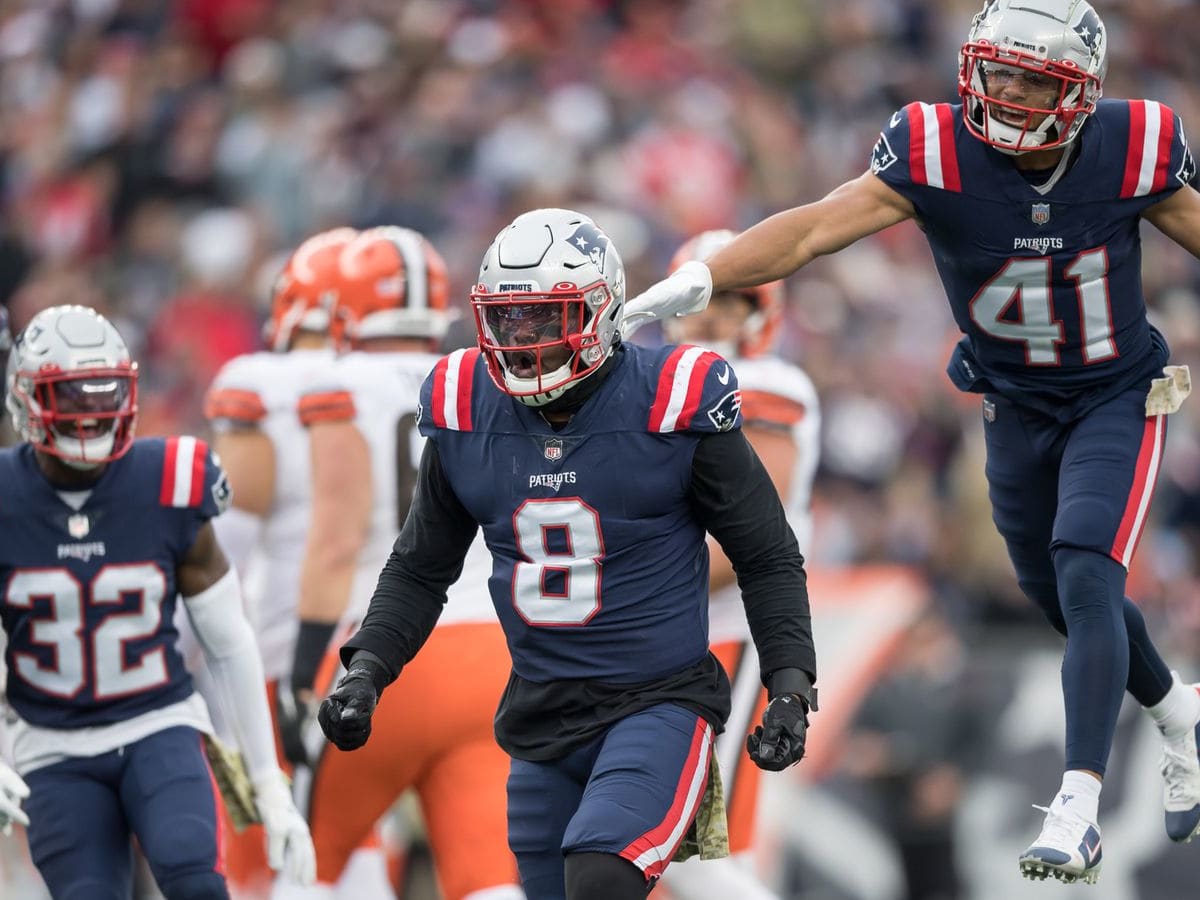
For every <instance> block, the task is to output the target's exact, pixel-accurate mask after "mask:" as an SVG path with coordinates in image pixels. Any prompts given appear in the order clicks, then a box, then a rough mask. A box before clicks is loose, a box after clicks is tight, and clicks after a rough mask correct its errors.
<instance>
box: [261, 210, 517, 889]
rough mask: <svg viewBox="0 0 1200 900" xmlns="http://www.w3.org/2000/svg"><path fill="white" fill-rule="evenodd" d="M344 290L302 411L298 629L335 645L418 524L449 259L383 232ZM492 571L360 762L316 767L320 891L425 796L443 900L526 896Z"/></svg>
mask: <svg viewBox="0 0 1200 900" xmlns="http://www.w3.org/2000/svg"><path fill="white" fill-rule="evenodd" d="M333 294H334V295H335V296H336V298H337V299H336V302H335V304H334V307H333V309H334V332H335V335H336V336H337V339H338V343H339V347H340V348H341V349H343V350H345V351H347V352H345V353H344V354H343V355H342V356H341V357H339V359H338V362H337V365H336V366H335V367H334V369H333V370H332V372H331V373H330V374H331V377H330V378H328V379H326V380H325V381H323V382H322V383H321V384H320V385H318V386H314V388H313V389H312V390H311V391H309V392H308V393H307V394H306V395H305V396H304V397H302V398H301V399H300V404H299V411H300V418H301V419H302V420H303V421H304V422H305V423H306V424H307V425H308V429H309V440H310V444H311V448H312V466H313V471H312V484H313V488H312V493H313V514H312V526H311V529H310V531H309V538H308V544H307V548H306V551H305V559H304V570H303V576H302V579H301V587H300V617H301V626H300V627H301V633H302V635H305V634H312V635H318V636H321V637H322V639H323V641H324V644H323V645H322V646H323V647H325V646H336V644H338V643H340V641H336V642H335V641H332V640H331V638H332V637H333V635H334V633H335V631H341V630H348V629H349V628H350V627H353V626H356V625H357V624H358V622H359V620H360V619H361V617H362V615H363V614H364V613H365V611H366V606H367V602H368V601H369V600H370V598H371V594H372V592H373V590H374V587H375V583H376V581H377V579H378V575H379V571H380V569H381V568H382V567H383V564H384V563H385V562H386V560H387V558H388V555H389V554H390V552H391V549H392V544H393V542H394V540H395V537H396V534H397V532H398V531H399V528H400V526H401V524H402V523H403V521H404V518H405V516H406V515H407V513H408V507H409V504H410V502H411V498H412V488H413V485H414V484H415V478H416V467H417V462H418V460H419V459H420V455H421V447H422V441H423V439H422V438H421V437H420V436H419V435H418V433H417V429H416V422H417V418H418V404H419V394H420V388H421V383H422V382H423V380H424V379H425V377H426V375H427V374H428V373H429V371H430V369H432V368H433V366H434V364H435V363H436V362H437V361H438V359H439V356H438V355H435V354H434V353H433V352H432V351H433V350H434V349H435V347H436V342H437V339H438V338H439V337H440V336H441V335H442V334H443V333H444V331H445V325H446V307H447V301H448V285H447V277H446V267H445V263H444V262H443V261H442V259H441V257H440V256H439V255H438V253H437V251H436V250H435V249H434V248H433V247H432V245H431V244H430V243H429V242H428V241H427V240H426V239H425V238H424V237H423V236H421V235H420V234H418V233H417V232H415V231H411V230H409V229H404V228H394V227H388V228H376V229H372V230H370V231H366V232H363V233H362V234H361V235H360V236H359V237H358V238H357V239H356V240H355V241H353V242H352V243H350V244H349V245H348V246H347V247H346V248H345V249H344V250H343V251H342V254H341V271H340V279H339V282H338V284H337V286H336V290H335V291H333ZM481 477H487V476H486V474H485V473H481ZM490 575H491V560H490V556H489V554H488V553H487V551H486V549H485V548H484V547H483V546H482V543H478V544H477V546H476V547H475V548H474V549H473V551H472V553H471V554H470V556H469V557H468V559H467V562H466V565H465V568H464V573H463V575H462V577H461V578H460V579H459V582H458V584H457V585H455V587H454V588H452V589H451V591H450V596H449V602H448V603H447V604H446V609H445V611H444V612H443V613H442V616H441V618H440V620H439V622H438V627H437V629H436V630H435V632H434V634H433V637H431V638H430V641H429V644H428V645H427V646H426V648H425V649H424V651H423V652H422V654H421V656H420V657H419V658H418V659H416V660H415V661H414V662H413V663H412V664H411V665H409V666H408V667H407V668H406V670H405V680H404V682H403V683H402V684H401V686H400V687H398V688H396V689H394V690H393V691H389V692H388V695H387V698H386V699H385V700H384V701H383V703H382V704H381V705H380V708H379V711H378V712H377V713H376V716H375V719H374V727H375V730H376V732H377V733H378V732H382V733H383V734H382V735H381V736H380V737H379V738H377V739H376V740H375V741H374V742H373V743H372V744H371V745H370V746H368V747H367V748H365V750H364V751H362V752H359V753H355V754H354V755H353V756H350V755H348V754H342V753H326V754H324V755H323V756H322V757H321V760H320V762H319V764H318V765H317V766H316V767H315V769H314V774H313V780H312V783H311V786H310V792H309V807H308V808H309V819H310V822H311V824H312V828H313V831H314V844H315V845H316V846H317V859H318V863H317V866H318V881H319V883H320V884H329V883H332V882H333V881H334V880H335V879H337V877H338V875H339V873H340V872H341V871H342V868H343V867H344V865H345V863H346V860H347V858H348V856H349V853H350V851H351V850H353V848H354V847H355V846H356V844H357V843H358V842H359V841H360V840H361V839H362V838H363V836H364V835H365V834H367V833H369V831H370V829H371V828H372V827H373V826H374V824H375V822H376V821H377V820H378V819H379V818H380V817H381V816H383V815H384V814H385V813H386V811H387V810H388V808H389V807H391V806H392V804H393V803H394V802H395V801H396V800H397V798H398V797H400V795H401V794H402V793H404V791H406V790H407V789H409V788H413V789H414V790H415V791H416V792H417V795H418V796H419V799H420V805H421V810H422V813H423V816H424V820H425V825H426V828H427V830H428V836H429V843H430V846H431V848H432V851H433V856H434V862H435V865H436V867H437V873H438V880H439V882H440V886H441V889H442V894H443V896H444V897H446V898H447V900H463V898H483V897H484V896H486V897H487V898H488V900H508V898H521V897H523V896H524V895H523V894H522V893H521V891H520V888H518V887H517V886H516V885H517V874H516V863H515V860H514V859H513V857H512V855H511V853H510V852H509V850H508V847H507V843H506V839H505V781H506V779H507V775H508V759H507V757H506V756H505V754H504V752H503V751H502V750H501V749H500V748H499V746H497V744H496V742H495V739H494V737H493V734H492V716H493V711H494V709H495V707H496V703H497V701H498V700H499V697H500V694H501V692H502V690H503V688H504V685H505V683H506V681H507V678H508V674H509V658H508V651H507V647H506V645H505V642H504V637H503V634H502V632H501V629H500V626H499V623H498V622H497V620H496V614H495V611H494V609H493V608H492V605H491V600H490V597H489V595H488V590H487V580H488V577H489V576H490ZM339 625H340V628H339ZM315 646H316V644H315V642H310V641H309V640H307V639H306V638H304V637H302V638H301V640H300V642H299V643H298V644H297V647H296V651H297V660H296V665H295V667H294V671H297V672H299V671H308V670H314V669H315V668H316V663H315V661H314V660H313V658H312V654H313V652H314V647H315ZM304 654H309V658H308V659H303V658H302V656H303V655H304ZM325 659H326V664H325V666H324V668H323V669H322V670H321V673H320V676H319V677H318V678H317V679H316V685H317V688H318V692H320V689H321V688H323V687H325V686H327V685H328V684H330V683H332V677H331V676H332V675H333V674H334V673H335V671H336V669H337V662H336V655H335V654H334V653H329V654H327V655H326V656H325ZM468 673H469V674H468ZM317 737H318V738H319V734H318V735H317ZM320 744H323V742H320V741H319V742H318V746H319V745H320ZM372 748H374V749H372ZM349 798H353V800H352V802H347V800H348V799H349ZM319 890H320V888H316V889H313V890H312V892H311V893H305V892H304V891H296V890H292V889H289V891H288V893H287V895H286V896H287V897H289V898H290V897H300V896H313V897H316V896H320V894H319ZM277 896H279V895H277Z"/></svg>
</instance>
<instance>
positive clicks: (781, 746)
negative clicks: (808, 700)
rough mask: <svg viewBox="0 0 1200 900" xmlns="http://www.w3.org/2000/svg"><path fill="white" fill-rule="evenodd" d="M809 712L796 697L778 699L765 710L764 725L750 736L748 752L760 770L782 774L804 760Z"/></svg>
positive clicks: (785, 695)
mask: <svg viewBox="0 0 1200 900" xmlns="http://www.w3.org/2000/svg"><path fill="white" fill-rule="evenodd" d="M807 733H808V709H807V708H806V705H805V702H804V701H803V700H802V699H801V698H800V697H799V696H798V695H796V694H784V695H783V696H780V697H776V698H775V699H774V700H772V701H771V702H770V703H769V704H767V708H766V709H765V710H764V711H763V717H762V724H761V725H757V726H755V728H754V732H753V733H752V734H749V735H747V736H746V752H747V753H749V754H750V759H752V760H753V761H754V764H755V765H756V766H758V767H759V768H760V769H766V770H767V771H769V772H781V771H783V770H784V769H786V768H787V767H788V766H790V765H794V764H795V763H798V762H800V760H801V759H803V758H804V738H805V735H806V734H807Z"/></svg>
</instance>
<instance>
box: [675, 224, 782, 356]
mask: <svg viewBox="0 0 1200 900" xmlns="http://www.w3.org/2000/svg"><path fill="white" fill-rule="evenodd" d="M735 237H737V235H736V234H734V232H732V231H730V230H729V229H728V228H721V229H717V230H715V231H702V232H700V233H699V234H697V235H693V236H692V237H691V238H689V239H688V240H686V241H684V243H683V246H681V247H680V248H679V249H678V250H676V251H675V256H674V257H672V258H671V265H670V266H669V267H668V268H667V274H668V275H669V274H671V273H672V272H674V271H675V270H676V269H678V268H679V267H680V266H682V265H683V264H684V263H685V262H689V261H690V260H693V259H698V260H705V259H708V258H709V257H710V256H712V255H713V254H714V253H716V252H717V251H718V250H720V249H721V248H722V247H724V246H725V245H726V244H728V243H729V242H730V241H732V240H733V239H734V238H735ZM737 293H739V294H744V295H745V296H746V297H748V298H749V299H750V300H751V302H753V304H754V312H753V313H751V314H750V317H749V318H747V319H746V322H745V324H743V325H742V330H741V333H740V334H739V335H738V341H737V354H738V356H740V357H742V358H743V359H748V358H750V357H754V356H762V355H763V354H764V353H768V352H770V350H771V345H772V344H774V343H775V337H776V335H777V334H778V333H779V326H780V323H781V322H782V321H783V282H782V281H772V282H769V283H767V284H760V285H757V286H756V287H749V288H743V289H741V290H739V291H737ZM697 315H701V316H702V315H704V313H697ZM664 326H665V327H666V329H667V332H668V334H667V336H668V338H670V339H671V340H675V336H674V335H673V334H672V333H671V332H672V331H673V330H676V329H677V328H678V321H677V320H668V321H666V322H664Z"/></svg>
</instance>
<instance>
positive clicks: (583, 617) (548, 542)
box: [512, 497, 604, 626]
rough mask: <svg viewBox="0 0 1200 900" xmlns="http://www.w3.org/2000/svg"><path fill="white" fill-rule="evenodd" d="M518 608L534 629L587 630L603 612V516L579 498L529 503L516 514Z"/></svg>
mask: <svg viewBox="0 0 1200 900" xmlns="http://www.w3.org/2000/svg"><path fill="white" fill-rule="evenodd" d="M513 528H514V529H515V531H516V536H517V550H518V551H520V553H521V555H522V556H524V557H525V559H526V560H528V562H524V561H518V562H517V563H516V564H515V565H514V567H513V582H512V592H513V606H514V607H516V610H517V613H518V614H519V615H520V616H521V618H522V619H524V620H525V621H526V622H527V623H528V624H530V625H548V626H554V625H586V624H587V623H588V621H589V620H590V619H591V618H592V616H594V615H595V614H596V613H597V612H598V611H599V609H600V561H601V560H602V559H603V558H604V537H603V536H602V534H601V531H600V514H599V513H598V512H596V510H594V509H592V508H591V507H590V506H588V505H587V504H586V503H584V502H583V501H582V500H580V499H579V498H578V497H562V498H557V499H551V500H526V501H525V502H524V503H522V504H521V505H520V507H519V508H518V509H517V511H516V512H515V513H513Z"/></svg>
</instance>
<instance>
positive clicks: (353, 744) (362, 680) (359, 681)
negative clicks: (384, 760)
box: [317, 668, 379, 750]
mask: <svg viewBox="0 0 1200 900" xmlns="http://www.w3.org/2000/svg"><path fill="white" fill-rule="evenodd" d="M378 702H379V695H378V694H377V693H376V692H375V683H374V682H373V681H372V680H371V673H370V671H369V670H368V669H365V668H361V669H360V668H352V669H351V670H350V671H349V672H347V673H346V674H345V675H344V676H343V677H342V680H341V681H339V682H338V683H337V687H335V688H334V689H333V693H332V694H330V695H329V696H328V697H326V698H325V699H324V700H322V701H321V708H320V709H319V710H318V711H317V721H318V722H319V723H320V724H321V730H322V731H323V732H325V737H327V738H329V740H330V741H331V742H332V743H333V745H334V746H335V747H337V748H338V749H339V750H357V749H358V748H359V747H361V746H362V745H363V744H365V743H366V742H367V738H369V737H370V736H371V715H372V713H374V712H375V704H376V703H378Z"/></svg>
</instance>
